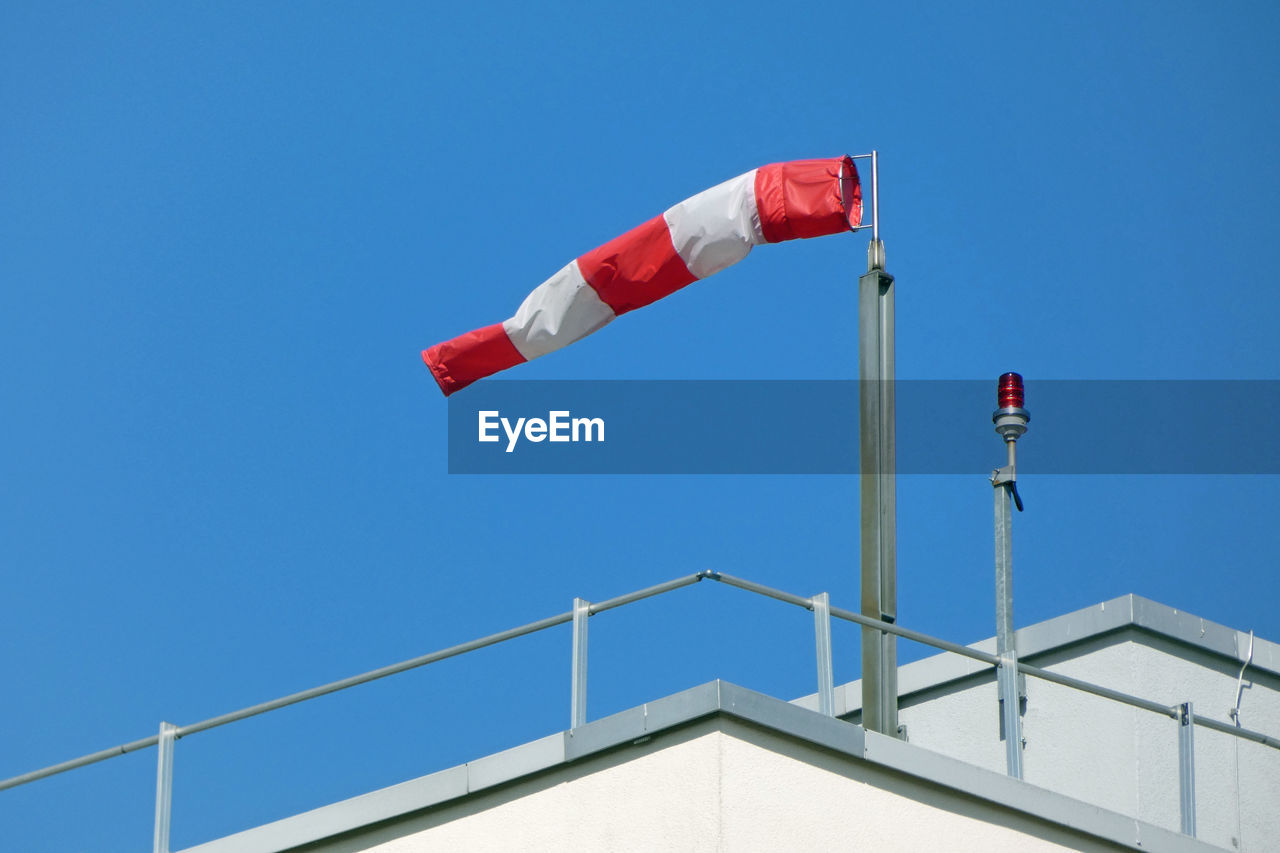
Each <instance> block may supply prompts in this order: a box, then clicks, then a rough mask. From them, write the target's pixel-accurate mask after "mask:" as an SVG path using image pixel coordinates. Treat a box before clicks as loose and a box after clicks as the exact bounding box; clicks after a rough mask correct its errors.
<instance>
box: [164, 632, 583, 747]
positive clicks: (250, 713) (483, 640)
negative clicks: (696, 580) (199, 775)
mask: <svg viewBox="0 0 1280 853" xmlns="http://www.w3.org/2000/svg"><path fill="white" fill-rule="evenodd" d="M572 620H573V611H572V610H570V611H568V612H567V613H561V614H559V615H556V616H548V617H547V618H546V619H539V620H538V621H537V622H530V623H529V624H527V625H521V626H520V627H518V628H509V629H507V630H506V631H499V632H498V633H496V634H490V635H489V636H487V637H480V638H479V639H476V640H470V641H468V642H466V643H460V644H458V645H456V646H450V647H449V648H447V649H441V650H440V651H438V652H431V653H429V654H425V655H421V656H419V657H416V658H410V659H409V660H406V661H401V662H400V663H393V664H390V665H389V666H384V667H381V668H379V669H374V670H370V671H369V672H366V673H363V674H361V675H353V676H351V677H350V678H343V679H341V680H339V681H331V682H329V683H328V684H323V685H321V686H319V687H312V688H311V689H310V690H303V691H300V692H298V693H291V694H290V695H288V696H282V697H280V698H279V699H272V700H271V701H270V702H263V703H261V704H258V705H253V706H251V707H248V708H242V709H240V710H239V711H232V712H231V713H229V714H223V715H221V716H219V717H210V718H209V719H207V720H203V721H201V722H199V723H192V724H191V725H189V726H180V727H179V728H178V731H177V732H176V733H175V737H186V736H187V735H190V734H195V733H196V732H202V731H205V730H207V729H212V728H216V727H218V726H225V725H226V724H227V723H234V722H235V721H237V720H243V719H246V718H247V717H255V716H257V715H258V714H265V713H266V712H267V711H274V710H276V709H277V708H283V707H285V706H287V705H294V704H297V703H298V702H305V701H306V700H308V699H314V698H316V697H317V696H324V695H325V694H326V693H334V692H337V691H339V690H345V689H346V688H348V687H355V686H356V685H357V684H365V683H368V682H370V681H376V680H377V679H379V678H386V677H387V676H388V675H395V674H396V673H399V672H404V671H405V670H409V669H416V668H417V667H420V666H426V665H427V664H429V663H435V662H436V661H441V660H444V659H445V658H451V657H456V656H457V655H461V654H466V653H467V652H471V651H475V650H476V649H482V648H484V647H485V646H492V645H493V644H495V643H501V642H503V641H504V640H512V639H515V638H516V637H522V636H524V635H525V634H533V633H535V632H537V631H541V630H543V629H544V628H551V627H554V626H556V625H563V624H565V623H566V622H571V621H572Z"/></svg>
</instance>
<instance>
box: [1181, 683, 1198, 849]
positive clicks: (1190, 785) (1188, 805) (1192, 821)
mask: <svg viewBox="0 0 1280 853" xmlns="http://www.w3.org/2000/svg"><path fill="white" fill-rule="evenodd" d="M1195 723H1196V718H1195V712H1194V711H1193V710H1192V708H1191V703H1190V702H1183V703H1182V704H1181V705H1179V706H1178V808H1179V810H1180V811H1181V813H1182V833H1183V834H1184V835H1190V836H1191V837H1192V838H1194V837H1195V834H1196V740H1195V729H1196V725H1195Z"/></svg>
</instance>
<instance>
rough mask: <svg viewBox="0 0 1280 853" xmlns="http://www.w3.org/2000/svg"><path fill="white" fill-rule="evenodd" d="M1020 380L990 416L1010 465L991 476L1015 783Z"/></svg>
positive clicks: (999, 630) (999, 632) (1005, 709)
mask: <svg viewBox="0 0 1280 853" xmlns="http://www.w3.org/2000/svg"><path fill="white" fill-rule="evenodd" d="M1025 399H1026V398H1025V395H1024V393H1023V390H1022V377H1021V376H1020V375H1018V374H1017V373H1006V374H1004V375H1002V376H1001V377H1000V380H999V385H998V386H997V388H996V406H997V408H996V410H995V413H994V414H992V415H991V420H992V422H993V423H994V424H995V425H996V432H998V433H1000V437H1001V438H1003V439H1004V441H1005V447H1006V448H1007V449H1008V462H1007V463H1006V464H1005V465H1003V466H1002V467H1000V468H997V469H995V470H994V471H992V472H991V485H992V487H993V488H994V489H995V533H996V655H997V656H998V657H999V658H1000V667H999V669H998V670H997V673H996V681H997V685H998V687H999V689H1000V729H1001V731H1002V732H1003V733H1004V754H1005V765H1006V767H1007V768H1008V773H1009V775H1010V776H1013V777H1014V778H1015V779H1021V778H1022V715H1021V711H1022V708H1021V705H1022V698H1021V694H1022V690H1020V689H1019V686H1018V681H1019V679H1018V648H1017V643H1016V641H1015V638H1014V634H1013V528H1012V524H1013V513H1012V512H1011V510H1010V508H1009V503H1010V501H1012V502H1013V503H1014V504H1016V505H1017V507H1018V511H1019V512H1021V511H1022V498H1021V497H1020V496H1019V495H1018V478H1017V464H1016V463H1017V456H1016V450H1015V448H1016V442H1017V441H1018V439H1019V438H1021V437H1022V435H1023V433H1025V432H1026V431H1027V422H1028V421H1030V420H1031V415H1030V413H1029V412H1027V410H1026V409H1024V408H1023V403H1024V402H1025Z"/></svg>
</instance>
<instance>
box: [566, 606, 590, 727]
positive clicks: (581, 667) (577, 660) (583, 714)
mask: <svg viewBox="0 0 1280 853" xmlns="http://www.w3.org/2000/svg"><path fill="white" fill-rule="evenodd" d="M590 615H591V602H589V601H585V600H584V599H581V598H575V599H574V600H573V686H572V688H571V689H570V696H569V705H570V721H569V728H571V729H576V728H577V727H578V726H582V725H586V722H587V617H589V616H590Z"/></svg>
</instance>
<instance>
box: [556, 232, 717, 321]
mask: <svg viewBox="0 0 1280 853" xmlns="http://www.w3.org/2000/svg"><path fill="white" fill-rule="evenodd" d="M578 268H579V269H581V270H582V277H583V278H585V279H586V280H587V284H589V285H591V287H592V289H594V290H595V292H596V293H598V294H599V295H600V299H601V300H603V302H604V304H605V305H608V306H609V307H610V308H612V309H613V313H614V314H625V313H626V312H628V311H634V310H635V309H637V308H643V307H644V306H646V305H648V304H649V303H650V302H656V301H657V300H659V299H661V298H662V297H664V296H669V295H670V294H672V293H674V292H676V291H677V290H679V289H680V288H682V287H684V286H685V285H687V284H692V283H693V282H695V281H697V277H696V276H694V274H693V273H691V272H689V268H688V267H687V266H685V263H684V261H683V260H681V259H680V256H679V255H678V254H676V248H675V246H673V245H672V244H671V232H670V231H669V230H667V221H666V220H665V219H663V218H662V217H661V216H655V217H654V218H653V219H650V220H649V221H648V222H646V223H645V224H643V225H641V226H639V227H637V228H632V229H631V230H630V231H628V232H627V233H626V234H623V235H622V236H621V237H615V238H613V239H612V240H610V241H609V242H608V243H605V244H604V245H603V246H601V247H600V248H598V249H592V250H591V251H590V252H587V253H586V254H585V255H583V256H582V257H580V258H578Z"/></svg>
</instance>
